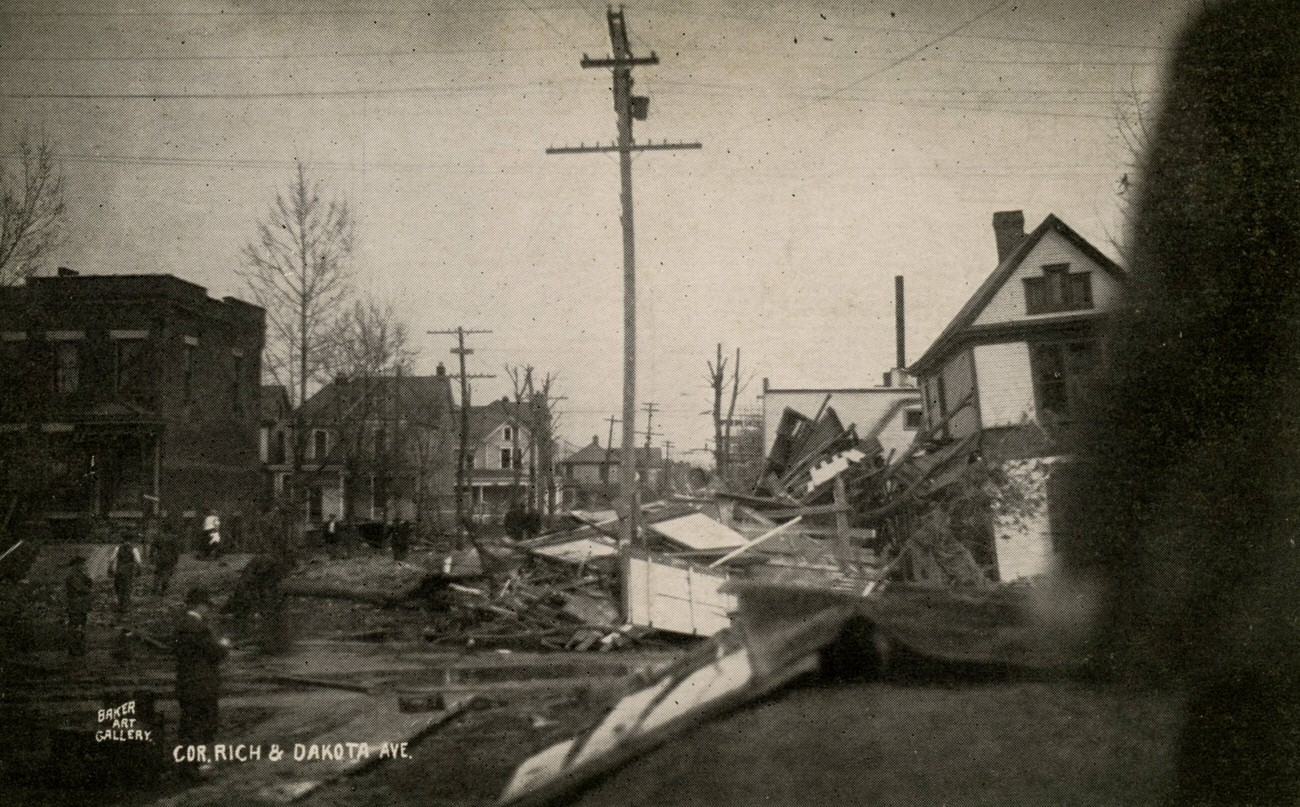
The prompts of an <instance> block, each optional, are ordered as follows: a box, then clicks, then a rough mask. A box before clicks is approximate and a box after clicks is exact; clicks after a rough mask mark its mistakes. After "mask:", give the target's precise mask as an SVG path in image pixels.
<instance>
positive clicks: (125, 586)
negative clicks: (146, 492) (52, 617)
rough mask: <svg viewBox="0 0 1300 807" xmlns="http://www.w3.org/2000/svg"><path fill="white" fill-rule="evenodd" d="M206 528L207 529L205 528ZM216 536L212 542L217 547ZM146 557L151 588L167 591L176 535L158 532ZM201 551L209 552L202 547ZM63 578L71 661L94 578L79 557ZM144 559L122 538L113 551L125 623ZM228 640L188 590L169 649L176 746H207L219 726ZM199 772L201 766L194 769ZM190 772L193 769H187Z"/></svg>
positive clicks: (77, 652) (204, 601)
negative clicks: (173, 672)
mask: <svg viewBox="0 0 1300 807" xmlns="http://www.w3.org/2000/svg"><path fill="white" fill-rule="evenodd" d="M205 526H206V525H205ZM219 543H220V538H219V536H218V537H217V538H216V539H215V540H214V541H213V544H216V545H219ZM150 549H151V551H150V553H149V556H150V559H151V560H152V562H153V570H154V580H153V583H154V587H153V590H154V591H155V592H156V593H158V594H164V593H166V591H167V588H168V585H169V583H170V580H171V577H172V573H173V572H174V571H175V568H176V565H177V562H178V560H179V558H180V547H179V545H178V543H177V541H176V539H175V536H174V535H173V534H172V533H170V532H167V531H159V532H158V535H157V536H156V537H155V540H154V541H153V542H152V545H151V547H150ZM201 551H204V552H210V551H212V550H209V549H208V547H207V546H206V545H205V547H203V549H202V550H201ZM68 567H69V568H68V573H67V575H66V577H65V579H64V586H65V593H66V605H67V625H68V653H69V655H70V656H71V657H72V658H74V659H77V658H81V657H83V656H85V654H86V625H87V622H88V620H89V615H90V612H91V610H92V608H93V606H94V580H93V579H92V578H91V576H90V573H89V571H88V570H87V562H86V558H85V557H84V556H80V555H78V556H76V557H74V558H72V560H71V561H69V563H68ZM143 567H144V558H143V557H142V556H141V552H140V549H139V547H138V546H136V545H135V544H133V543H132V541H131V540H130V538H129V537H124V538H123V539H122V540H121V542H120V543H118V544H117V546H115V547H114V549H113V554H112V556H111V558H110V560H109V565H108V577H109V579H110V580H111V581H112V583H113V591H114V594H115V595H116V600H117V607H116V615H117V619H118V621H119V623H121V622H124V621H125V620H126V617H127V615H128V613H129V611H130V605H131V595H132V592H133V590H134V588H135V583H136V580H137V579H138V577H139V576H140V575H141V574H142V571H143ZM230 646H231V645H230V641H229V640H228V639H226V638H224V637H221V636H220V635H219V633H218V631H217V630H216V628H215V626H214V621H213V616H212V600H211V597H210V596H209V594H208V591H207V590H206V589H204V588H203V587H201V586H195V587H192V588H191V589H190V590H189V591H187V592H186V594H185V597H184V607H183V610H182V612H181V613H180V615H179V616H178V619H177V621H176V625H175V630H174V633H173V644H172V650H173V653H174V654H175V658H176V700H177V703H178V704H179V706H180V721H179V724H178V727H177V741H178V742H179V743H180V744H181V745H198V744H210V743H212V742H213V740H214V739H215V737H216V733H217V729H218V726H219V723H220V717H219V701H220V695H221V692H220V689H221V674H220V665H221V663H222V661H223V660H224V659H225V657H226V655H227V654H228V652H229V650H230ZM197 767H198V768H199V769H201V768H202V767H204V766H197ZM186 771H187V772H190V773H193V772H195V769H194V768H193V767H187V768H186Z"/></svg>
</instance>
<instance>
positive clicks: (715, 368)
mask: <svg viewBox="0 0 1300 807" xmlns="http://www.w3.org/2000/svg"><path fill="white" fill-rule="evenodd" d="M708 367H709V387H710V388H711V389H712V390H713V457H714V463H715V465H716V473H717V477H718V479H719V480H720V481H721V482H722V483H723V484H726V485H729V484H730V482H731V476H730V470H731V427H732V425H733V424H734V422H735V418H736V401H737V400H739V398H740V393H741V392H742V391H743V390H744V389H745V388H746V387H748V386H749V382H750V381H752V380H753V375H754V374H753V373H750V375H749V378H747V379H745V381H744V382H742V381H741V380H740V348H736V358H735V361H734V363H733V364H732V365H731V377H730V382H728V377H727V360H726V359H725V358H723V357H722V343H721V342H719V343H718V354H717V358H716V360H714V361H711V362H709V363H708ZM728 386H730V387H731V389H730V400H729V402H728V405H727V413H726V415H725V416H724V415H723V413H722V401H723V397H724V395H725V394H726V392H727V387H728Z"/></svg>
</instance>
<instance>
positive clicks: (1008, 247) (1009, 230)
mask: <svg viewBox="0 0 1300 807" xmlns="http://www.w3.org/2000/svg"><path fill="white" fill-rule="evenodd" d="M993 235H994V236H995V237H996V238H997V241H998V263H999V264H1000V263H1002V262H1003V261H1005V260H1006V259H1007V256H1008V255H1010V254H1011V253H1012V252H1013V251H1014V250H1015V248H1016V247H1017V246H1019V245H1020V242H1021V241H1023V240H1024V239H1025V214H1024V212H1023V211H1020V210H1003V211H1000V212H997V213H994V214H993Z"/></svg>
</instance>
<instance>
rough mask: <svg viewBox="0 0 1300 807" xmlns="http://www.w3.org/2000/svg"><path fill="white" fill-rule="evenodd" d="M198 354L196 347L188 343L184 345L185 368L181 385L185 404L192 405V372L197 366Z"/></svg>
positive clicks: (193, 396) (193, 397)
mask: <svg viewBox="0 0 1300 807" xmlns="http://www.w3.org/2000/svg"><path fill="white" fill-rule="evenodd" d="M198 352H199V347H198V345H191V344H189V343H188V342H187V343H186V344H185V359H184V360H185V368H184V381H183V383H184V387H185V401H186V402H187V403H192V402H193V401H194V399H195V395H194V392H195V390H194V371H195V368H196V366H197V364H198Z"/></svg>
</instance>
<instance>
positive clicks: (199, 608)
mask: <svg viewBox="0 0 1300 807" xmlns="http://www.w3.org/2000/svg"><path fill="white" fill-rule="evenodd" d="M185 608H186V610H185V613H184V614H182V615H181V618H180V621H179V622H178V623H177V625H176V636H175V640H174V645H173V647H174V649H175V652H176V700H177V702H178V703H179V704H180V707H181V719H180V724H179V726H177V734H178V739H179V741H180V743H181V744H182V745H210V744H211V743H212V741H213V739H214V738H215V737H216V733H217V727H218V726H219V725H220V722H221V720H220V714H219V711H218V704H219V701H220V698H221V662H222V660H224V659H225V657H226V654H227V652H229V649H230V640H228V639H225V638H220V639H218V638H217V635H216V633H215V632H214V631H213V630H212V624H211V620H212V603H211V600H209V599H208V592H207V589H204V588H202V587H198V586H196V587H194V588H192V589H190V590H189V591H188V592H186V594H185ZM208 768H210V766H200V767H199V770H200V771H203V770H205V769H208Z"/></svg>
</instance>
